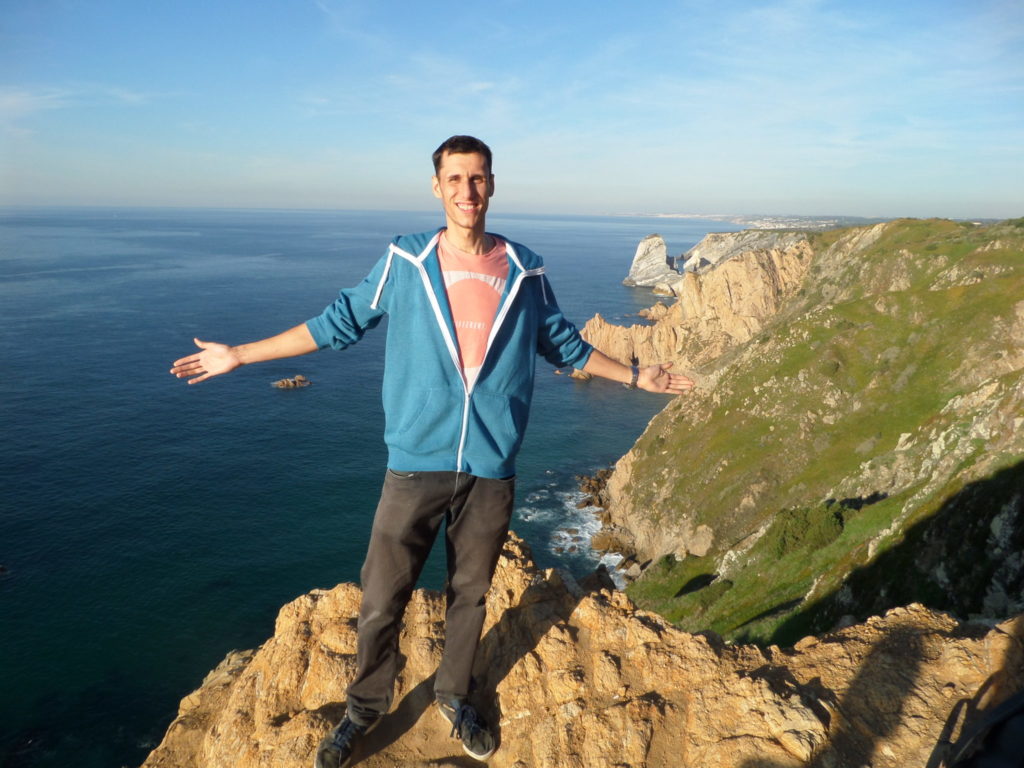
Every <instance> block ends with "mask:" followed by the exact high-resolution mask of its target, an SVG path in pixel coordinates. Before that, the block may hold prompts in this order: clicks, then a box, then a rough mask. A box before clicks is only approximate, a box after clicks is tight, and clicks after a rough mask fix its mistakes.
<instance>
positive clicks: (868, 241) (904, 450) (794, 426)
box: [587, 219, 1024, 643]
mask: <svg viewBox="0 0 1024 768" xmlns="http://www.w3.org/2000/svg"><path fill="white" fill-rule="evenodd" d="M744 236H746V237H748V238H749V237H750V233H737V234H736V235H735V236H729V235H724V236H721V235H720V236H717V237H718V238H719V239H721V240H722V241H723V242H722V243H721V247H723V248H727V247H729V242H728V241H729V239H730V237H744ZM760 237H761V238H762V239H761V240H760V241H759V242H756V243H754V244H753V245H752V246H751V248H750V250H746V251H743V252H741V253H738V254H736V255H730V257H729V258H728V259H726V260H724V261H722V262H719V263H717V264H715V265H714V266H713V267H712V268H710V269H708V270H706V271H704V272H701V273H698V274H688V275H686V276H684V277H683V278H682V280H680V282H679V284H678V285H677V286H675V290H676V293H677V294H678V295H679V297H680V298H679V302H678V304H676V305H675V306H672V307H670V308H668V309H664V308H663V309H661V310H660V311H657V312H655V313H654V314H653V315H652V317H653V318H654V319H656V320H657V322H656V323H654V324H653V325H647V326H634V328H633V329H630V330H628V331H626V330H623V329H616V328H615V327H614V326H608V325H607V324H603V321H601V322H597V321H598V320H599V318H598V319H596V320H595V322H594V323H593V324H588V328H587V330H588V332H589V334H590V337H591V338H592V339H594V341H595V343H596V344H597V346H599V347H601V348H605V347H609V348H611V353H612V354H616V355H617V356H619V357H623V356H624V355H636V356H638V357H640V359H641V360H642V361H644V362H647V361H649V360H651V359H654V358H666V357H667V358H668V359H675V360H677V361H678V364H679V365H681V366H689V367H691V369H693V370H695V371H696V374H697V378H698V379H699V380H700V387H699V390H698V391H697V392H696V393H695V394H694V395H693V396H692V397H689V398H680V399H678V400H676V401H674V402H673V403H672V404H670V405H669V406H668V407H667V408H666V409H665V410H664V411H663V412H662V413H661V414H659V415H658V416H657V417H655V418H654V419H653V420H652V422H651V424H650V425H649V427H648V429H647V430H646V431H645V433H644V434H643V436H642V437H641V438H640V439H639V440H638V441H637V443H636V445H635V446H634V448H633V449H632V450H631V451H630V453H629V454H627V456H625V457H623V459H622V460H621V461H620V462H619V463H618V464H617V466H616V468H615V471H614V472H613V473H612V475H611V477H610V479H609V480H608V483H607V486H606V488H605V489H604V490H603V492H602V493H601V500H602V502H603V503H604V505H605V506H606V509H607V529H608V536H609V538H610V539H611V540H612V542H613V543H614V544H615V545H616V546H618V548H620V549H623V550H626V551H627V554H629V553H631V552H635V560H636V562H637V564H639V565H640V566H642V568H643V572H642V574H641V575H640V577H639V579H638V580H637V581H636V582H635V583H633V584H632V585H631V586H630V588H629V590H628V591H629V594H630V596H631V597H633V598H634V599H635V600H636V601H637V602H638V603H639V604H640V605H641V606H642V607H646V608H648V609H651V610H655V611H657V612H658V613H661V614H662V615H664V616H665V617H667V618H668V619H670V620H671V621H673V622H675V623H677V624H678V625H679V626H680V627H682V628H684V629H687V630H690V631H697V630H700V629H704V628H711V629H714V630H715V631H717V632H719V633H720V634H722V635H724V636H725V637H727V638H733V639H748V640H757V641H771V642H778V643H789V642H793V641H795V640H796V639H798V638H799V637H801V636H803V635H804V634H807V633H810V632H820V631H824V630H826V629H829V628H831V627H833V626H835V625H836V624H837V623H839V622H841V621H850V620H851V618H850V617H856V618H859V619H862V618H864V617H866V616H868V615H872V614H878V613H881V612H883V611H884V610H886V609H887V608H890V607H893V606H896V605H903V604H907V603H911V602H915V601H917V602H922V603H924V604H926V605H928V606H930V607H933V608H937V609H942V610H948V611H951V612H954V613H956V614H959V615H961V616H966V615H968V614H984V615H987V616H995V617H1004V616H1008V615H1011V614H1013V613H1017V612H1020V611H1021V610H1024V597H1022V586H1024V378H1022V370H1024V219H1019V220H1014V221H1007V222H1003V223H1000V224H994V225H989V226H978V225H975V224H970V223H957V222H951V221H944V220H929V221H918V220H900V221H894V222H889V223H883V224H877V225H874V226H872V227H861V228H854V229H844V230H833V231H828V232H817V233H804V234H803V235H802V236H798V237H796V236H794V234H793V233H769V232H763V233H761V234H760ZM698 247H700V246H698ZM711 260H712V261H714V259H711ZM636 570H637V568H636V567H634V572H635V571H636Z"/></svg>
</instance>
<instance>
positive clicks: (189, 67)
mask: <svg viewBox="0 0 1024 768" xmlns="http://www.w3.org/2000/svg"><path fill="white" fill-rule="evenodd" d="M462 133H468V134H472V135H476V136H478V137H480V138H482V139H483V140H484V141H486V142H487V143H488V144H489V145H490V146H491V148H492V149H493V150H494V153H495V159H494V173H495V179H496V192H495V198H494V200H493V201H492V206H491V210H492V212H493V211H496V210H500V211H502V212H505V213H541V214H543V213H552V214H568V213H573V214H575V213H579V214H607V213H690V214H748V215H753V214H778V215H787V214H788V215H847V216H868V217H896V216H918V217H928V216H940V217H950V218H1008V217H1016V216H1022V215H1024V2H1022V0H927V1H925V0H921V1H919V2H918V1H915V0H906V1H904V0H881V1H876V0H857V1H856V2H853V1H849V2H839V1H837V0H831V1H830V0H760V1H758V0H752V1H750V2H735V1H733V0H678V1H676V2H670V1H668V0H646V1H645V2H643V3H625V2H614V1H609V2H593V0H587V1H586V2H583V1H582V0H580V1H577V0H563V2H550V1H549V2H534V1H532V0H490V2H486V3H474V4H459V5H455V4H451V3H419V2H392V1H390V0H265V1H264V2H254V1H253V0H216V1H215V2H211V1H210V0H175V1H174V2H170V1H165V0H143V1H140V0H0V205H144V206H189V207H192V206H199V207H229V208H253V207H255V208H343V209H390V210H427V209H430V208H432V207H435V206H436V204H437V201H436V200H435V199H434V198H433V196H432V194H431V191H430V176H431V174H432V172H433V169H432V166H431V164H430V154H431V152H432V151H433V150H434V148H435V147H437V145H438V144H440V143H441V141H443V140H444V139H445V138H447V137H448V136H450V135H453V134H462Z"/></svg>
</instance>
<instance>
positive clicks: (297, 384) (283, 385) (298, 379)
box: [271, 373, 313, 389]
mask: <svg viewBox="0 0 1024 768" xmlns="http://www.w3.org/2000/svg"><path fill="white" fill-rule="evenodd" d="M312 383H313V382H311V381H310V380H309V379H307V378H306V377H305V376H303V375H302V374H301V373H300V374H299V375H297V376H295V377H293V378H290V379H278V380H277V381H275V382H273V384H272V385H271V386H274V387H277V388H278V389H301V388H302V387H308V386H309V385H310V384H312Z"/></svg>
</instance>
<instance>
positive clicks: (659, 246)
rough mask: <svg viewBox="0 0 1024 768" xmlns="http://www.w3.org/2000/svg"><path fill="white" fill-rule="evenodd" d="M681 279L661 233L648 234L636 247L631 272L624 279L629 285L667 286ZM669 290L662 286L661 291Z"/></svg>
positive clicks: (623, 282) (624, 283)
mask: <svg viewBox="0 0 1024 768" xmlns="http://www.w3.org/2000/svg"><path fill="white" fill-rule="evenodd" d="M678 279H679V273H678V272H676V270H675V269H674V268H673V267H672V263H671V260H670V259H669V256H668V246H667V245H666V244H665V240H664V238H662V236H661V235H648V236H647V237H645V238H644V239H643V240H641V241H640V244H639V245H637V247H636V254H635V255H634V256H633V263H632V264H631V265H630V267H629V274H628V275H626V279H625V280H623V281H622V284H623V285H629V286H658V285H662V286H667V284H669V283H672V282H675V281H676V280H678ZM667 291H668V288H667V287H662V288H661V290H660V292H661V293H665V292H667Z"/></svg>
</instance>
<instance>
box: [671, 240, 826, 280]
mask: <svg viewBox="0 0 1024 768" xmlns="http://www.w3.org/2000/svg"><path fill="white" fill-rule="evenodd" d="M806 241H807V233H806V232H780V231H776V230H764V229H752V230H751V229H748V230H745V231H743V232H726V233H720V232H712V233H710V234H708V235H705V236H704V238H703V239H702V240H701V241H700V242H699V243H697V244H696V245H695V246H693V248H691V249H690V250H688V251H687V252H686V253H684V254H683V255H682V256H680V257H679V258H677V259H676V267H677V268H678V270H679V271H680V272H684V273H685V272H706V271H707V270H709V269H713V268H714V267H716V266H718V265H719V264H721V263H722V262H724V261H728V260H729V259H733V258H736V257H737V256H741V255H743V254H744V253H748V252H751V251H754V252H757V251H773V250H774V251H784V250H786V249H787V248H792V247H798V246H799V245H800V244H801V243H803V242H806Z"/></svg>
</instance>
